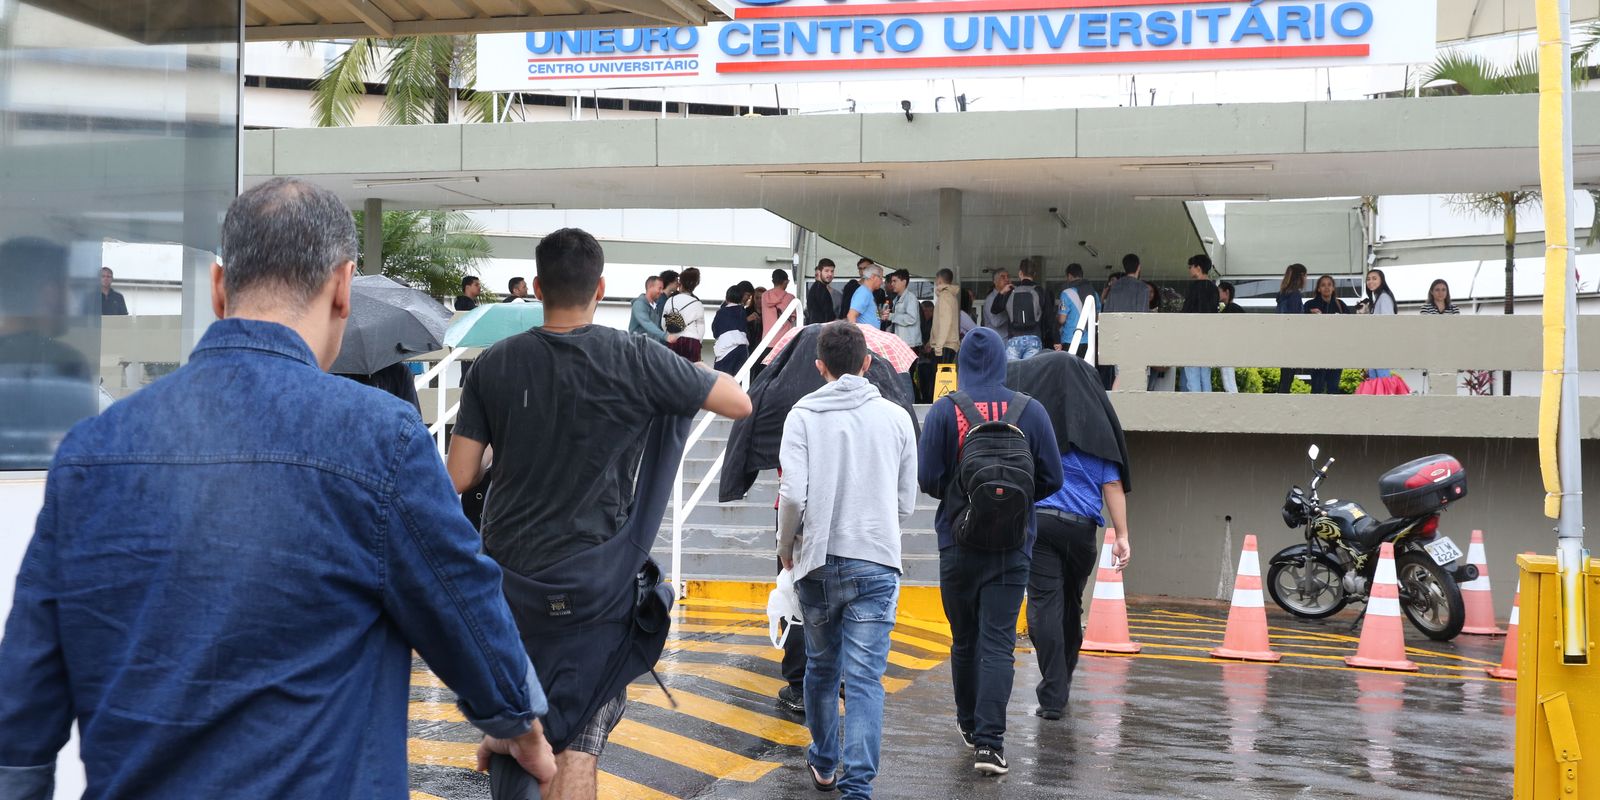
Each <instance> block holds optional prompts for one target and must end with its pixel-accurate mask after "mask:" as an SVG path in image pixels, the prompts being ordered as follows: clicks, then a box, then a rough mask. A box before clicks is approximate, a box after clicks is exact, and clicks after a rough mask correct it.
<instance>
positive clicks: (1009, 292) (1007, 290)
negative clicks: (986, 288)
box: [1000, 283, 1016, 294]
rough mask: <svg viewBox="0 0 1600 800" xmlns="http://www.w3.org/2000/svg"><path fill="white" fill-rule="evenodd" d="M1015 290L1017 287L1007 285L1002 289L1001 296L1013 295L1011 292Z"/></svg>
mask: <svg viewBox="0 0 1600 800" xmlns="http://www.w3.org/2000/svg"><path fill="white" fill-rule="evenodd" d="M1014 288H1016V287H1014V286H1012V285H1011V284H1009V283H1007V284H1006V285H1004V286H1002V287H1000V293H1001V294H1011V290H1012V289H1014Z"/></svg>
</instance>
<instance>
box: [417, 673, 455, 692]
mask: <svg viewBox="0 0 1600 800" xmlns="http://www.w3.org/2000/svg"><path fill="white" fill-rule="evenodd" d="M411 685H412V686H426V687H428V688H430V689H448V688H450V687H448V686H446V685H444V681H441V680H439V676H438V675H435V674H433V673H431V672H413V673H411Z"/></svg>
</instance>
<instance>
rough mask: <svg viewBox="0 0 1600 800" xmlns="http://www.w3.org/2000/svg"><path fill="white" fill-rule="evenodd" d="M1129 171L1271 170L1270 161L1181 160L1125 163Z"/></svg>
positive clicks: (1124, 165)
mask: <svg viewBox="0 0 1600 800" xmlns="http://www.w3.org/2000/svg"><path fill="white" fill-rule="evenodd" d="M1122 168H1123V169H1124V170H1126V171H1128V172H1271V171H1272V170H1273V164H1272V162H1270V161H1180V162H1177V163H1171V164H1165V163H1163V164H1123V165H1122Z"/></svg>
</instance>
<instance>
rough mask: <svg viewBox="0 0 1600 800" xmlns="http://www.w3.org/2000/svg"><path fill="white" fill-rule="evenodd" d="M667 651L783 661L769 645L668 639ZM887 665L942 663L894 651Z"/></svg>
mask: <svg viewBox="0 0 1600 800" xmlns="http://www.w3.org/2000/svg"><path fill="white" fill-rule="evenodd" d="M667 649H669V650H688V651H691V652H695V653H726V654H731V655H744V656H755V657H756V658H763V659H766V660H768V661H772V662H775V663H781V662H782V661H783V651H782V650H779V649H777V648H775V647H773V646H772V645H770V644H733V643H730V642H714V641H706V640H703V639H668V640H667ZM889 663H890V664H893V665H895V666H897V667H905V668H906V669H915V670H929V669H933V668H934V667H937V666H939V665H940V664H943V663H944V659H942V658H917V657H916V656H909V655H906V654H905V653H901V652H897V651H894V650H890V651H889Z"/></svg>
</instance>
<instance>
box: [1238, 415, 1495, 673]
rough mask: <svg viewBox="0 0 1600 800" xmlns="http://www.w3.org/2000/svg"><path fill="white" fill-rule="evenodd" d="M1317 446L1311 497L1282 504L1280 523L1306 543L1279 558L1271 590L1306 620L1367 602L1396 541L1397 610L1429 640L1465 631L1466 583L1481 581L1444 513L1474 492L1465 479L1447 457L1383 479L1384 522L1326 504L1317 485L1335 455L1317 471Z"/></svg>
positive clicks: (1300, 494)
mask: <svg viewBox="0 0 1600 800" xmlns="http://www.w3.org/2000/svg"><path fill="white" fill-rule="evenodd" d="M1318 452H1319V450H1318V448H1317V446H1316V445H1312V446H1311V449H1310V450H1309V451H1308V453H1307V455H1308V456H1310V458H1311V466H1312V470H1313V474H1312V478H1311V484H1310V491H1309V492H1307V491H1306V490H1303V489H1301V488H1300V487H1299V486H1294V487H1293V488H1291V489H1290V490H1289V494H1288V496H1287V497H1286V498H1285V499H1284V503H1283V521H1284V524H1286V525H1288V526H1289V527H1290V528H1304V529H1305V539H1306V540H1305V543H1304V544H1297V545H1293V546H1291V547H1287V548H1284V549H1283V550H1281V551H1279V552H1278V554H1277V555H1274V556H1273V557H1272V560H1271V562H1270V567H1269V568H1268V570H1267V575H1266V578H1267V592H1268V593H1269V594H1271V595H1272V600H1273V602H1275V603H1277V604H1278V606H1279V607H1281V608H1282V609H1283V610H1284V611H1287V612H1289V613H1290V614H1293V615H1295V616H1297V617H1300V618H1302V619H1323V618H1326V617H1331V616H1333V615H1334V614H1337V613H1339V611H1341V610H1342V609H1344V607H1345V606H1346V605H1348V604H1349V603H1351V602H1366V600H1367V598H1368V595H1369V594H1370V592H1371V588H1372V580H1373V574H1374V573H1375V572H1376V571H1377V567H1378V552H1379V549H1380V548H1381V547H1382V545H1383V543H1384V542H1393V543H1394V560H1395V573H1396V577H1397V578H1398V579H1399V584H1400V608H1401V610H1402V611H1403V612H1404V613H1405V615H1406V619H1408V620H1410V621H1411V624H1412V625H1414V626H1416V628H1417V630H1419V631H1421V632H1422V633H1423V634H1424V635H1426V636H1427V637H1428V638H1430V639H1435V640H1438V641H1448V640H1450V639H1453V638H1455V637H1456V635H1457V634H1459V633H1461V626H1462V625H1463V624H1464V623H1465V621H1466V607H1465V605H1464V603H1463V601H1462V598H1461V586H1460V584H1461V583H1465V582H1468V581H1472V580H1474V579H1476V578H1477V577H1478V568H1477V567H1475V566H1473V565H1471V564H1468V563H1466V558H1465V556H1464V555H1463V554H1462V552H1461V549H1460V548H1459V547H1457V546H1456V544H1455V542H1453V541H1451V539H1450V537H1448V536H1440V535H1439V517H1440V515H1441V514H1442V513H1444V511H1445V510H1446V508H1447V507H1448V506H1449V505H1450V504H1452V503H1454V502H1456V501H1458V500H1460V499H1461V498H1463V497H1465V496H1466V494H1467V473H1466V471H1465V470H1464V469H1462V467H1461V462H1460V461H1457V460H1456V459H1455V458H1454V457H1452V456H1448V455H1435V456H1428V457H1426V458H1419V459H1417V460H1415V461H1411V462H1408V463H1406V464H1402V465H1400V466H1398V467H1395V468H1394V469H1392V470H1389V471H1388V472H1386V473H1384V474H1383V477H1381V478H1379V480H1378V488H1379V493H1380V494H1381V496H1382V498H1383V504H1384V507H1385V508H1387V509H1388V511H1389V514H1390V518H1389V519H1386V520H1383V521H1381V522H1380V521H1378V520H1377V519H1374V518H1373V517H1372V516H1370V515H1369V514H1368V513H1367V512H1366V509H1363V508H1362V507H1361V505H1360V504H1358V503H1355V502H1351V501H1343V502H1341V501H1339V500H1328V501H1323V500H1322V499H1321V497H1320V496H1319V495H1318V487H1319V486H1320V485H1321V484H1322V480H1323V479H1324V478H1326V477H1327V475H1328V469H1329V468H1330V467H1332V466H1333V463H1334V459H1332V458H1329V459H1328V460H1327V462H1326V463H1324V464H1323V465H1322V466H1321V467H1320V468H1318V467H1317V455H1318Z"/></svg>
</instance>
